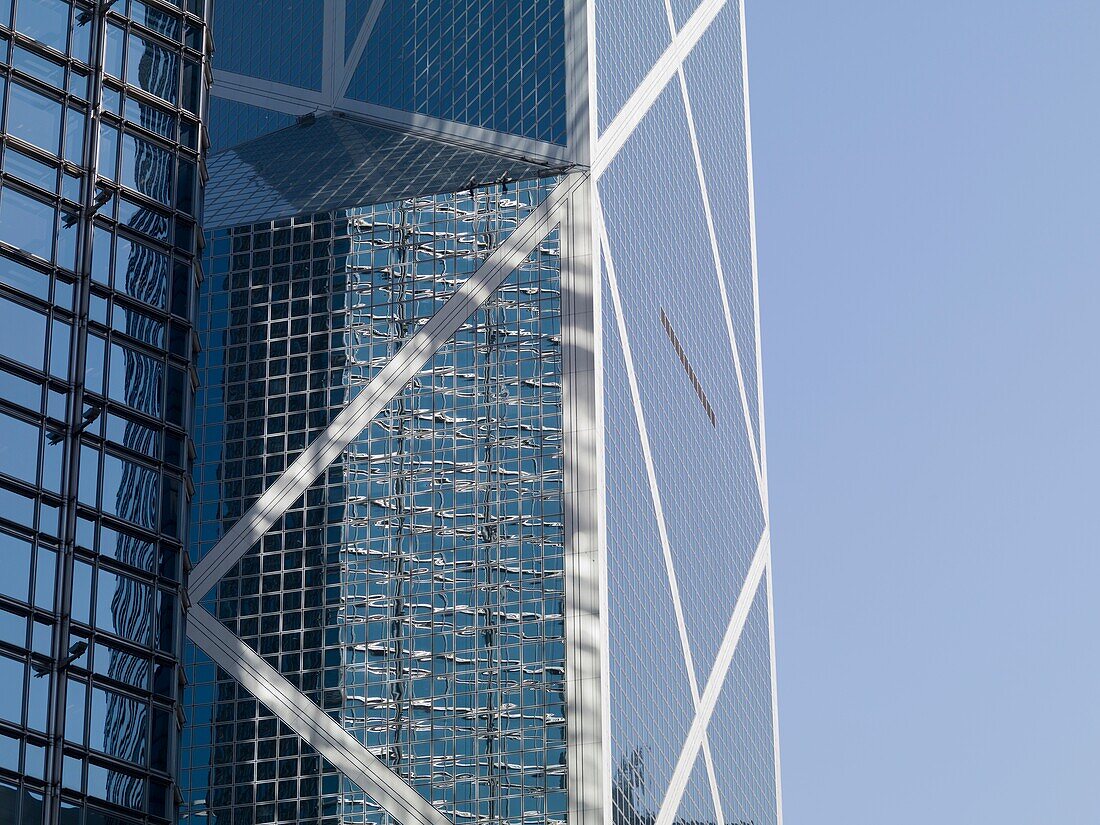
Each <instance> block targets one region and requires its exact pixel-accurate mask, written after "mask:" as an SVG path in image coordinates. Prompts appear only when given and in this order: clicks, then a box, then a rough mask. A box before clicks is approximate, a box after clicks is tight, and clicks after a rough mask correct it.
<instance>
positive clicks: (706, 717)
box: [654, 528, 770, 825]
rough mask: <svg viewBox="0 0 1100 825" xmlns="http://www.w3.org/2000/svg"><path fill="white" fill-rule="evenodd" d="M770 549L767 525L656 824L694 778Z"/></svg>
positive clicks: (667, 819) (664, 821)
mask: <svg viewBox="0 0 1100 825" xmlns="http://www.w3.org/2000/svg"><path fill="white" fill-rule="evenodd" d="M769 553H770V537H769V533H768V530H767V528H765V529H764V535H763V536H761V538H760V543H759V544H758V545H757V548H756V554H755V555H754V556H753V560H752V564H750V565H749V570H748V573H747V574H746V575H745V582H744V584H742V586H741V592H740V594H738V596H737V603H736V604H735V605H734V607H733V615H732V616H730V620H729V624H728V625H727V626H726V633H725V635H724V636H723V637H722V644H721V646H720V647H719V648H718V656H717V658H716V659H715V661H714V667H713V668H711V671H710V676H709V678H708V679H707V686H706V689H704V690H703V695H702V697H701V698H700V700H699V707H698V709H697V710H696V712H695V719H694V720H692V723H691V728H689V729H688V734H687V737H686V738H685V740H684V745H683V747H682V748H681V750H680V756H679V758H678V759H677V760H676V768H675V769H674V770H673V772H672V780H671V782H669V786H668V790H667V791H665V797H664V799H663V800H662V801H661V808H660V810H659V811H658V813H657V819H656V821H655V823H654V825H672V822H673V820H674V819H675V818H676V812H677V811H678V810H679V808H680V800H681V799H682V798H683V796H684V790H685V789H686V788H687V783H688V779H690V778H691V769H692V767H693V766H694V765H695V760H696V758H697V757H698V755H699V748H700V746H701V745H702V743H703V738H704V737H705V736H706V732H707V726H708V725H709V724H710V718H711V716H712V715H713V714H714V708H715V706H716V705H717V704H718V696H719V694H721V692H722V686H723V685H724V684H725V683H726V676H727V675H729V669H730V664H731V663H732V662H733V654H734V653H735V652H736V650H737V643H738V642H739V641H741V632H742V631H743V630H744V629H745V620H746V619H748V617H749V609H750V608H751V607H752V603H753V600H754V599H755V597H756V591H757V590H758V589H759V585H760V579H761V578H762V577H763V575H764V569H765V567H766V566H767V563H768V554H769Z"/></svg>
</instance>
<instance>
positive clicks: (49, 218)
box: [0, 189, 54, 261]
mask: <svg viewBox="0 0 1100 825" xmlns="http://www.w3.org/2000/svg"><path fill="white" fill-rule="evenodd" d="M53 219H54V211H53V207H52V206H49V205H48V204H45V203H41V202H40V201H37V200H35V199H34V198H29V197H27V196H26V195H24V194H23V193H22V192H16V191H15V190H14V189H5V190H4V191H3V192H2V193H0V241H6V242H7V243H10V244H11V245H12V246H15V247H18V248H19V249H22V250H23V251H24V252H29V253H30V254H32V255H37V256H39V257H40V258H44V259H45V260H47V261H48V260H50V258H51V253H52V250H53Z"/></svg>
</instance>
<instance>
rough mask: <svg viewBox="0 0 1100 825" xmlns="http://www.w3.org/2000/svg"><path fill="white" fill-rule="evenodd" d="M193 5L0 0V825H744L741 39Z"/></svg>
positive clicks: (753, 550) (667, 30)
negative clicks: (10, 564) (1, 571)
mask: <svg viewBox="0 0 1100 825" xmlns="http://www.w3.org/2000/svg"><path fill="white" fill-rule="evenodd" d="M212 5H213V8H208V7H207V5H206V0H203V2H202V3H201V4H200V3H199V0H179V2H178V3H176V2H168V0H144V2H142V0H116V2H99V3H97V4H94V5H91V4H90V5H88V6H85V5H82V4H80V3H76V2H75V0H74V3H73V4H70V3H69V2H66V0H0V25H2V26H3V28H0V38H2V40H0V49H2V50H3V54H4V60H5V61H6V62H5V64H4V69H3V71H4V73H5V74H4V76H3V81H2V83H3V96H2V97H0V99H2V100H3V101H4V110H3V111H4V115H3V117H4V120H3V122H2V132H3V134H4V136H5V137H4V146H3V156H2V163H3V165H2V173H3V180H2V185H3V191H2V192H0V258H2V263H3V271H2V273H0V279H2V280H0V293H2V294H0V299H2V300H3V307H4V313H5V315H4V320H6V321H8V322H9V323H8V330H7V331H5V333H4V336H3V342H4V343H3V346H2V348H0V370H2V371H0V376H2V377H3V379H4V381H5V382H6V384H5V391H4V392H3V399H2V400H0V425H2V426H3V435H4V441H5V444H4V446H2V447H0V495H3V496H5V497H6V498H5V499H4V501H3V502H2V503H0V519H2V520H3V521H2V522H0V538H2V540H3V541H4V542H5V549H4V551H3V553H4V557H5V558H11V559H14V560H15V562H14V564H15V569H16V570H17V571H19V574H18V575H15V576H11V577H6V578H5V579H4V581H7V582H9V583H8V584H0V608H2V611H3V612H0V617H7V618H4V622H5V626H4V635H3V636H2V637H0V667H2V668H5V669H6V670H5V673H4V678H3V679H0V685H2V687H0V696H2V697H3V701H2V702H0V759H2V760H3V761H0V795H2V796H3V799H0V822H3V821H12V822H22V821H26V822H39V821H43V822H51V823H52V822H73V823H79V822H88V823H100V822H112V823H113V822H118V823H126V822H138V821H147V822H160V821H178V822H183V823H189V825H199V823H203V825H206V824H207V823H216V824H217V825H237V824H238V823H247V824H248V825H253V823H296V822H306V823H322V825H344V823H389V822H395V823H400V825H448V823H452V824H453V825H464V823H472V822H478V823H486V824H487V825H488V824H489V823H501V824H502V825H503V823H509V824H510V825H511V824H512V823H514V825H564V823H577V824H578V825H580V823H586V825H587V824H589V823H590V824H591V825H596V823H599V825H604V823H609V824H613V825H672V823H674V822H676V823H699V824H700V825H701V824H702V823H714V825H747V823H752V825H765V823H776V825H778V824H779V823H781V821H782V811H781V803H780V799H781V793H780V788H779V758H778V740H777V724H778V723H777V711H776V706H775V668H774V642H773V633H772V624H771V617H772V616H771V614H772V611H771V576H770V569H771V568H770V542H769V530H768V510H767V470H766V467H767V462H766V444H765V438H764V417H763V405H762V393H761V391H760V387H761V383H760V350H759V329H758V328H759V321H758V317H759V311H758V300H757V288H756V255H755V243H754V239H753V233H754V229H753V203H752V175H751V144H750V140H749V133H750V128H749V110H748V99H747V87H748V83H747V75H746V71H745V54H744V40H745V36H744V14H743V8H742V7H741V5H740V4H739V3H738V2H734V0H702V2H694V0H693V2H684V0H665V2H664V3H656V2H640V0H614V1H613V2H612V1H611V0H607V1H606V2H599V1H598V0H597V1H595V2H594V1H593V0H431V2H428V0H410V2H404V3H397V2H394V0H278V2H272V3H256V2H245V0H215V2H213V4H212ZM208 25H209V26H210V36H209V37H208V33H207V26H208ZM213 45H216V46H217V50H216V54H215V55H214V57H213V59H212V71H209V69H210V64H211V51H212V49H213ZM211 78H212V81H213V82H212V84H211V85H210V88H209V93H210V99H209V104H207V101H206V92H207V81H208V80H209V79H211ZM207 148H209V156H208V157H207V153H206V149H207ZM12 322H14V325H13V323H12ZM188 514H189V516H188ZM185 636H186V640H185V638H184V637H185ZM82 645H83V646H82ZM39 673H41V676H40V675H39ZM4 742H7V743H9V744H8V745H3V743H4ZM9 799H10V800H11V803H10V804H8V800H9ZM4 817H8V818H7V819H6V820H5V819H4ZM82 817H83V819H82ZM97 817H98V818H97Z"/></svg>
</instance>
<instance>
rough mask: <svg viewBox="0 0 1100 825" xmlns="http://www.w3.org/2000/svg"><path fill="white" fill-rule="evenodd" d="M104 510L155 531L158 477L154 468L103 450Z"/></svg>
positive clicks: (158, 497) (158, 492) (158, 487)
mask: <svg viewBox="0 0 1100 825" xmlns="http://www.w3.org/2000/svg"><path fill="white" fill-rule="evenodd" d="M102 489H103V495H102V499H103V504H102V506H103V512H105V513H109V514H110V515H113V516H118V517H119V518H124V519H126V520H127V521H129V522H132V523H134V524H137V525H139V526H141V527H146V528H148V529H150V530H155V529H156V527H157V504H158V502H159V501H160V478H159V474H158V473H157V471H156V470H151V469H149V468H148V467H143V466H141V465H140V464H134V463H133V462H131V461H126V460H125V459H122V458H118V457H117V456H113V455H111V454H110V453H105V454H104V456H103V488H102Z"/></svg>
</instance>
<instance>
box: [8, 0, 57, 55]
mask: <svg viewBox="0 0 1100 825" xmlns="http://www.w3.org/2000/svg"><path fill="white" fill-rule="evenodd" d="M69 12H70V6H69V4H68V3H67V2H65V0H23V2H20V3H19V5H18V8H17V9H16V14H15V28H16V29H18V30H19V31H21V32H23V33H24V34H28V35H30V36H31V37H33V38H34V39H35V40H37V41H38V42H39V43H45V44H46V45H47V46H52V47H53V48H55V49H57V50H58V51H59V52H62V53H64V51H65V44H66V40H67V37H68V33H69Z"/></svg>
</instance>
